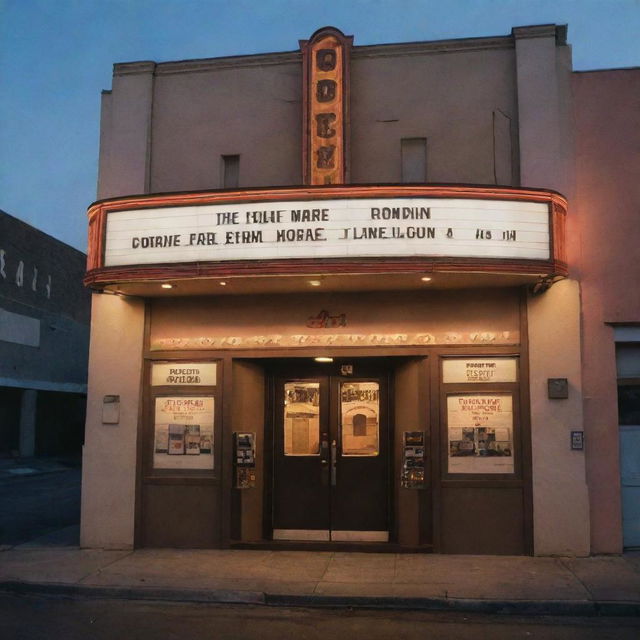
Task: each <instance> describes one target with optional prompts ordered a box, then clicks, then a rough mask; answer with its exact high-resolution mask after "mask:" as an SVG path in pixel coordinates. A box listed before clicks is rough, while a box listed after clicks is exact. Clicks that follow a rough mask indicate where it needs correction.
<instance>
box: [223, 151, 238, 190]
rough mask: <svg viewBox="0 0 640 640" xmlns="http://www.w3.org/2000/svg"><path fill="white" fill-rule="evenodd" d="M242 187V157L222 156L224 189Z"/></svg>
mask: <svg viewBox="0 0 640 640" xmlns="http://www.w3.org/2000/svg"><path fill="white" fill-rule="evenodd" d="M238 186H240V156H238V155H234V156H222V187H223V188H227V189H230V188H233V187H238Z"/></svg>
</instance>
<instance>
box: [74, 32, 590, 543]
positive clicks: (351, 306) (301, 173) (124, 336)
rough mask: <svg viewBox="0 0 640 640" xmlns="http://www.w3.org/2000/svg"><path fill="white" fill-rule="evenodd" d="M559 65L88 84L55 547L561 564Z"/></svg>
mask: <svg viewBox="0 0 640 640" xmlns="http://www.w3.org/2000/svg"><path fill="white" fill-rule="evenodd" d="M570 66H571V65H570V53H569V50H568V47H567V45H566V42H565V40H564V30H563V29H562V28H559V27H555V26H549V25H547V26H540V27H526V28H520V29H514V31H513V33H512V35H510V36H504V37H496V38H478V39H468V40H455V41H446V42H424V43H409V44H393V45H380V46H363V47H358V46H353V43H352V38H351V37H347V36H344V35H343V34H342V33H341V32H340V31H338V30H336V29H333V28H325V29H321V30H319V31H318V32H316V33H315V34H313V36H312V37H311V38H310V39H309V40H306V41H302V42H301V47H300V51H296V52H293V53H276V54H266V55H256V56H239V57H233V58H218V59H211V60H195V61H187V62H169V63H160V64H156V63H151V62H138V63H126V64H118V65H116V66H115V70H114V78H113V89H112V91H110V92H105V94H104V96H103V111H102V123H101V156H100V177H99V197H100V198H101V199H100V200H99V201H97V202H96V203H95V204H94V205H92V206H91V207H90V209H89V259H88V271H87V276H86V283H87V285H88V286H90V287H91V288H92V289H93V291H94V295H93V310H92V313H93V318H92V338H91V340H92V341H91V356H90V377H89V405H88V419H87V433H86V442H85V450H84V477H83V504H82V510H83V512H82V531H81V536H82V540H81V543H82V545H83V546H88V547H103V548H131V547H187V548H228V547H232V548H271V549H354V550H367V549H370V550H377V551H385V550H389V551H399V550H400V551H403V550H407V551H424V552H439V553H480V554H532V553H536V554H556V553H565V554H566V553H569V554H578V555H584V554H587V553H588V552H589V507H588V493H587V486H586V482H585V460H584V451H583V449H582V445H583V439H582V392H581V375H580V306H579V304H580V303H579V292H578V286H577V283H576V282H575V281H573V280H572V279H571V277H570V276H571V272H570V267H571V265H570V264H568V260H567V252H566V244H567V239H566V234H567V231H566V220H567V218H568V216H570V215H571V213H570V205H569V206H568V204H567V198H566V197H565V196H563V195H561V194H562V193H565V194H567V193H568V188H569V185H570V178H569V174H570V167H569V162H570V159H569V156H568V152H567V148H568V144H567V143H568V135H569V134H568V131H569V129H570V127H568V123H567V118H568V115H567V114H566V109H565V104H566V102H567V100H566V92H567V91H568V83H569V74H570ZM132 194H135V195H132Z"/></svg>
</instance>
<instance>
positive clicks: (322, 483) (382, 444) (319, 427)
mask: <svg viewBox="0 0 640 640" xmlns="http://www.w3.org/2000/svg"><path fill="white" fill-rule="evenodd" d="M274 403H275V407H274V428H273V435H274V438H273V447H274V457H273V460H274V465H273V471H274V474H273V493H272V496H273V499H272V519H273V538H274V539H275V540H316V541H340V542H362V541H367V542H386V541H388V539H389V482H390V478H389V430H388V424H387V388H386V380H385V378H384V376H374V377H359V378H355V377H342V376H331V375H316V376H313V375H310V376H302V377H277V378H275V380H274Z"/></svg>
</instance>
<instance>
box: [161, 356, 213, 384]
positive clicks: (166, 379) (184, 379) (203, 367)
mask: <svg viewBox="0 0 640 640" xmlns="http://www.w3.org/2000/svg"><path fill="white" fill-rule="evenodd" d="M215 384H216V363H215V362H171V363H166V362H160V363H158V362H154V363H153V365H152V366H151V385H152V386H154V387H156V386H158V385H164V386H170V387H181V386H189V387H194V386H196V387H203V386H211V387H214V386H215Z"/></svg>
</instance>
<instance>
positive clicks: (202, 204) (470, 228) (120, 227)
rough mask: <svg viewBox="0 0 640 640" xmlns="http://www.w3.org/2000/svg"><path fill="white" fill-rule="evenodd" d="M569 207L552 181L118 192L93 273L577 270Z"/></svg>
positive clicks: (95, 230)
mask: <svg viewBox="0 0 640 640" xmlns="http://www.w3.org/2000/svg"><path fill="white" fill-rule="evenodd" d="M565 207H566V203H565V202H564V199H562V197H561V196H559V195H557V194H554V193H551V192H545V191H533V190H527V191H525V190H516V189H489V188H473V187H404V186H401V185H398V186H388V187H386V186H385V187H373V186H372V187H350V186H344V187H319V188H315V189H314V188H290V189H269V190H247V191H242V192H235V193H230V192H209V193H195V194H175V195H166V196H162V195H159V196H140V197H135V198H118V199H114V200H109V201H103V202H101V203H97V204H96V205H94V206H93V207H91V209H90V210H89V216H90V247H89V249H90V251H89V277H88V282H90V283H91V282H92V277H91V276H92V272H93V275H94V276H97V275H98V274H97V272H96V271H95V270H100V272H102V273H104V272H106V271H108V270H114V269H118V270H122V269H123V268H125V269H126V268H138V269H141V270H144V269H145V268H150V267H151V265H154V266H156V265H162V266H165V267H166V268H167V269H169V270H170V269H171V268H172V267H171V265H178V264H180V265H189V264H197V265H198V275H199V276H200V277H202V275H206V274H207V267H206V265H210V267H211V273H212V274H213V273H214V272H215V265H222V264H226V265H227V273H228V269H229V266H231V268H233V267H232V265H233V264H242V265H243V270H244V273H250V269H251V264H252V263H253V264H254V265H258V264H259V265H260V269H261V270H262V272H264V269H265V268H268V265H269V264H273V265H276V264H277V265H283V262H284V261H291V262H290V264H295V263H296V262H298V263H303V262H305V263H309V261H314V262H318V261H320V262H326V263H327V264H329V263H335V262H336V261H341V262H342V263H348V262H354V263H355V262H357V263H359V264H362V263H363V262H364V263H369V264H370V265H374V264H379V265H380V267H381V271H382V270H384V269H383V267H384V266H385V265H386V266H387V267H389V265H391V264H393V262H397V261H404V262H405V263H411V262H414V263H419V264H421V265H425V264H429V263H431V264H433V265H436V266H437V265H438V264H445V263H446V265H447V267H448V268H449V269H453V270H455V268H456V265H462V266H464V265H465V264H473V266H474V268H475V269H476V270H477V269H479V270H482V269H483V265H484V264H486V265H489V267H488V270H490V269H491V267H490V265H491V264H494V265H495V264H500V265H501V266H502V267H505V265H506V266H509V265H516V266H517V267H518V268H519V269H524V270H526V268H527V265H528V266H529V267H531V268H532V269H533V270H536V272H537V273H546V272H548V273H556V274H557V273H561V272H562V269H563V268H565V269H566V264H565V263H564V255H563V253H564V249H563V247H564V215H565ZM541 267H544V268H543V270H542V271H541ZM279 268H280V267H274V269H273V271H272V272H273V273H278V269H279ZM285 271H287V272H290V271H289V270H285ZM369 271H375V269H374V268H372V269H369ZM139 273H143V272H142V271H140V272H139ZM128 276H129V278H130V277H131V276H133V277H134V279H135V276H136V273H134V272H130V273H128ZM166 276H167V273H166V272H163V274H162V276H159V277H166ZM100 279H102V278H93V281H94V282H97V281H98V280H100ZM111 281H112V282H113V281H114V280H113V279H111Z"/></svg>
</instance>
